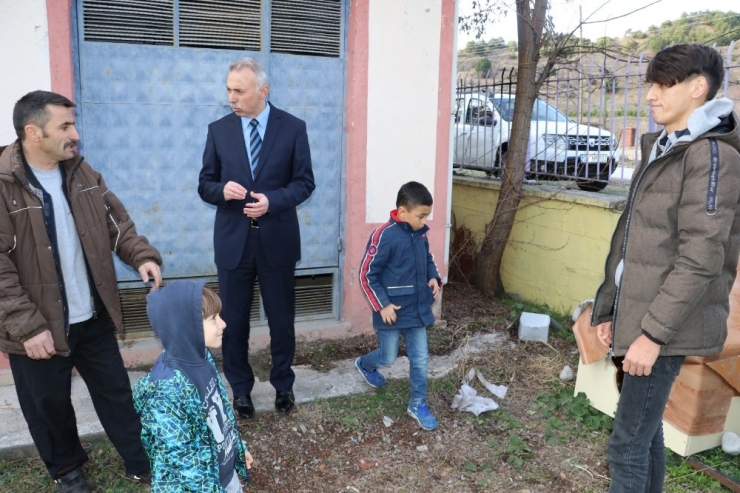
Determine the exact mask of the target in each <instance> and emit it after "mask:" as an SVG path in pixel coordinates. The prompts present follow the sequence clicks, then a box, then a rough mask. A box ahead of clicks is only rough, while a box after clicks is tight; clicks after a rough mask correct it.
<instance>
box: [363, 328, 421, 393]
mask: <svg viewBox="0 0 740 493" xmlns="http://www.w3.org/2000/svg"><path fill="white" fill-rule="evenodd" d="M375 333H376V334H377V335H378V344H379V345H380V347H378V349H375V350H373V351H370V352H369V353H367V354H366V355H365V356H363V357H362V367H363V368H364V369H365V370H367V371H375V370H377V369H378V368H382V367H384V366H389V365H391V364H393V362H394V361H396V358H397V357H398V349H399V347H400V345H401V336H402V335H403V339H404V341H406V354H407V355H408V357H409V380H410V382H411V398H410V400H409V407H416V406H418V405H419V404H421V403H423V402H426V400H427V369H428V367H429V349H428V347H427V328H426V327H417V328H413V329H393V328H388V329H380V330H378V329H376V330H375Z"/></svg>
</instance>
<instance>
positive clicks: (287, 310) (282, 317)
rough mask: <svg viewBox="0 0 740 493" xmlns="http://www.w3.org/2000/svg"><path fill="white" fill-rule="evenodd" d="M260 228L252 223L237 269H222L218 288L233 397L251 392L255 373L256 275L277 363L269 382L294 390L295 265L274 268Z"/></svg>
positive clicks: (224, 358) (225, 366)
mask: <svg viewBox="0 0 740 493" xmlns="http://www.w3.org/2000/svg"><path fill="white" fill-rule="evenodd" d="M259 235H260V230H259V228H251V229H250V231H249V235H248V236H247V241H246V244H245V245H244V250H243V252H242V256H241V259H240V260H239V264H238V265H237V266H236V268H235V269H232V270H226V269H218V287H219V292H220V295H221V301H222V302H223V309H222V311H221V317H222V318H223V320H224V322H226V330H225V331H224V337H223V348H222V354H223V361H224V374H225V375H226V379H227V380H228V381H229V385H230V386H231V390H232V392H233V394H234V396H241V395H249V394H250V393H251V392H252V388H253V387H254V373H253V371H252V367H251V366H250V364H249V333H250V321H249V316H250V312H251V310H252V302H253V299H252V298H253V289H254V282H255V280H259V286H260V295H261V296H262V303H263V305H264V308H265V315H267V322H268V325H269V328H270V354H271V356H272V368H271V369H270V383H271V384H272V386H273V387H275V390H278V391H283V390H291V389H292V388H293V382H294V381H295V373H294V372H293V369H292V368H291V365H292V363H293V356H294V355H295V265H292V266H288V267H281V268H272V267H270V265H269V264H268V262H267V258H266V256H265V251H264V248H263V247H262V243H261V241H260V237H259Z"/></svg>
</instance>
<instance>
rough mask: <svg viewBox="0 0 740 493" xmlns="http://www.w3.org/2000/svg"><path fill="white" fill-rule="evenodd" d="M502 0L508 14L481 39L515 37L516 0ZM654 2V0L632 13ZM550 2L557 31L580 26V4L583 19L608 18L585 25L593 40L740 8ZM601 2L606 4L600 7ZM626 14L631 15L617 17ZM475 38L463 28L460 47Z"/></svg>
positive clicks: (720, 3)
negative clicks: (695, 14) (683, 16)
mask: <svg viewBox="0 0 740 493" xmlns="http://www.w3.org/2000/svg"><path fill="white" fill-rule="evenodd" d="M499 1H502V2H503V3H505V4H510V5H511V6H512V7H511V10H510V11H509V13H508V14H507V15H506V17H504V18H502V19H497V20H496V21H495V22H494V23H492V24H490V25H489V26H488V28H487V29H486V32H485V34H484V35H483V38H482V39H484V40H488V39H491V38H504V40H506V41H516V40H517V34H516V20H515V17H514V16H515V15H516V14H515V10H514V7H513V5H514V1H513V0H499ZM653 2H655V4H653V5H650V6H649V7H646V8H643V9H641V10H639V11H637V12H635V13H632V14H630V12H632V11H635V10H636V9H639V8H641V7H644V6H645V5H647V4H652V3H653ZM471 3H472V0H461V1H460V7H459V12H458V14H460V15H464V14H466V13H470V12H471V11H472V9H471ZM551 3H552V5H551V8H550V15H552V16H553V22H554V24H555V30H556V31H558V32H566V31H568V32H570V31H572V30H573V29H575V28H576V27H577V26H578V7H579V6H581V10H582V12H583V18H584V20H586V18H587V17H589V16H590V18H589V19H588V20H589V21H606V22H599V23H591V24H585V25H584V26H583V37H584V38H588V39H590V40H592V41H595V40H596V39H598V38H601V37H604V36H608V37H610V38H615V37H621V36H623V35H624V33H625V31H627V29H632V30H633V31H643V32H644V31H647V28H648V27H649V26H651V25H654V26H656V27H658V26H660V24H662V23H663V22H664V21H667V20H674V19H678V18H679V17H680V16H681V14H682V13H683V12H686V13H692V12H697V11H705V10H710V11H715V10H718V11H721V12H740V6H736V7H733V4H735V2H733V1H731V0H729V1H728V0H699V1H697V0H657V1H656V0H607V1H601V0H551ZM601 5H603V7H601V8H599V6H601ZM597 9H598V11H597ZM592 14H593V15H592ZM625 14H629V15H626V16H625V17H622V18H619V19H617V18H616V17H620V16H624V15H625ZM576 35H578V33H576ZM738 37H739V38H740V36H738ZM474 39H475V37H474V35H473V34H469V35H467V34H465V33H462V32H461V33H459V36H458V47H463V46H465V44H466V43H467V42H468V41H471V40H474Z"/></svg>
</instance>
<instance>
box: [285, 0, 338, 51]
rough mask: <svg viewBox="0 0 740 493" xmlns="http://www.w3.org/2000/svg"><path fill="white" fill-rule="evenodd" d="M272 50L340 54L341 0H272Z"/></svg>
mask: <svg viewBox="0 0 740 493" xmlns="http://www.w3.org/2000/svg"><path fill="white" fill-rule="evenodd" d="M270 19H271V26H270V37H271V46H270V51H271V52H272V53H291V54H294V55H314V56H326V57H339V51H340V46H341V27H342V22H341V20H342V3H341V1H340V0H272V11H271V16H270Z"/></svg>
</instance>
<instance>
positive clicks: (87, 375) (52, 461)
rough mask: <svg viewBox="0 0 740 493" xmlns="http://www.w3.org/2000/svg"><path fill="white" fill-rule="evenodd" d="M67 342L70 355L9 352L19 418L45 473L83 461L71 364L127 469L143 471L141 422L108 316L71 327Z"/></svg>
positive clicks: (58, 473)
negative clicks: (33, 356)
mask: <svg viewBox="0 0 740 493" xmlns="http://www.w3.org/2000/svg"><path fill="white" fill-rule="evenodd" d="M68 342H69V346H70V349H71V351H72V353H71V355H70V356H69V357H63V356H53V357H52V358H51V359H42V360H34V359H31V358H29V357H27V356H19V355H14V354H10V355H8V357H9V360H10V368H11V371H12V373H13V379H14V380H15V388H16V392H17V393H18V400H19V402H20V405H21V410H22V411H23V416H24V417H25V418H26V423H28V430H29V431H30V433H31V437H32V438H33V442H34V444H35V445H36V448H37V449H38V452H39V455H40V456H41V459H42V460H43V461H44V463H45V464H46V468H47V469H48V470H49V474H50V475H51V477H52V478H54V479H56V478H58V477H59V476H61V475H62V474H65V473H67V472H69V471H70V470H72V469H74V468H75V467H77V466H79V465H81V464H83V463H84V462H86V461H87V459H88V457H87V454H86V453H85V450H84V449H83V448H82V444H81V443H80V437H79V436H78V435H77V420H76V418H75V411H74V408H73V407H72V399H71V395H70V392H71V388H72V367H75V368H77V371H78V372H79V374H80V376H81V377H82V378H83V380H84V381H85V384H86V385H87V388H88V390H89V391H90V397H91V398H92V402H93V405H94V406H95V411H96V412H97V414H98V418H100V423H101V424H102V425H103V428H104V429H105V432H106V433H107V434H108V437H109V438H110V440H111V442H113V445H114V446H115V447H116V450H118V453H119V454H121V457H122V458H123V461H124V464H125V466H126V471H128V472H131V473H140V472H143V471H146V470H148V469H149V459H148V458H147V456H146V453H145V452H144V448H143V446H142V445H141V422H140V421H139V416H138V415H137V414H136V411H135V410H134V403H133V398H132V396H131V383H130V382H129V378H128V374H127V373H126V369H125V368H124V366H123V359H122V358H121V352H120V351H119V349H118V342H117V341H116V338H115V329H114V327H113V323H112V322H111V321H110V318H108V315H107V314H106V313H103V314H101V315H99V316H98V317H97V318H95V319H90V320H88V321H86V322H80V323H77V324H72V325H70V327H69V336H68Z"/></svg>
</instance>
